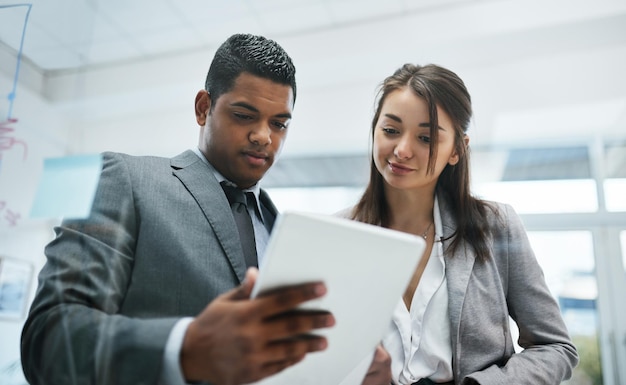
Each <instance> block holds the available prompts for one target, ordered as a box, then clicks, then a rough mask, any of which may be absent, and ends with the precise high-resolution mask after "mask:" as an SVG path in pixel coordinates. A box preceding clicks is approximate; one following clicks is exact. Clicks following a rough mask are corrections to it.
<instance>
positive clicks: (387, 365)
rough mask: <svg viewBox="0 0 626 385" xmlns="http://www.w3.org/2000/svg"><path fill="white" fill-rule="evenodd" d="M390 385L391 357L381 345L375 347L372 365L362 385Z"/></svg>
mask: <svg viewBox="0 0 626 385" xmlns="http://www.w3.org/2000/svg"><path fill="white" fill-rule="evenodd" d="M390 383H391V357H390V356H389V353H387V351H386V350H385V348H383V347H382V346H381V345H378V346H377V347H376V353H374V358H373V359H372V364H371V365H370V368H369V369H368V370H367V375H366V376H365V379H363V383H362V385H389V384H390Z"/></svg>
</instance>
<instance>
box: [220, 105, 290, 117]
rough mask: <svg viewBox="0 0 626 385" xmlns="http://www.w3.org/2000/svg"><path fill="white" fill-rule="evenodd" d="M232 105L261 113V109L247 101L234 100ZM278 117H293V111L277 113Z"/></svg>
mask: <svg viewBox="0 0 626 385" xmlns="http://www.w3.org/2000/svg"><path fill="white" fill-rule="evenodd" d="M230 105H231V106H232V107H241V108H245V109H246V110H249V111H251V112H255V113H257V114H258V113H259V109H258V108H256V107H254V106H253V105H251V104H248V103H246V102H234V103H231V104H230ZM276 117H277V118H284V119H291V113H289V112H285V113H282V114H277V115H276Z"/></svg>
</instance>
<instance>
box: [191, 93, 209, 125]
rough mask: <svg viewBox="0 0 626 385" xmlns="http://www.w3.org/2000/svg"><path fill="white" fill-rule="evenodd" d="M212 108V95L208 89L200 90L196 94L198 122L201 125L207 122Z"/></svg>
mask: <svg viewBox="0 0 626 385" xmlns="http://www.w3.org/2000/svg"><path fill="white" fill-rule="evenodd" d="M210 109H211V96H210V95H209V93H208V92H207V91H206V90H200V91H198V93H197V94H196V103H195V110H196V122H198V124H199V125H200V126H204V125H205V124H206V119H207V115H208V114H209V110H210Z"/></svg>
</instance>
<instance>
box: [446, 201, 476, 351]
mask: <svg viewBox="0 0 626 385" xmlns="http://www.w3.org/2000/svg"><path fill="white" fill-rule="evenodd" d="M438 200H439V207H440V209H439V210H440V212H441V221H442V224H443V226H442V227H443V237H444V241H443V250H444V259H445V261H446V280H447V284H448V312H449V316H450V339H451V340H452V347H453V355H454V356H455V357H458V355H457V354H458V351H456V350H457V349H458V344H457V342H458V338H459V330H460V324H461V312H462V309H463V303H464V302H465V293H466V292H467V285H468V283H469V279H470V276H471V274H472V269H473V266H474V262H475V260H476V255H475V254H474V250H473V249H472V248H471V247H470V246H469V245H466V244H465V243H462V244H461V245H460V247H459V248H457V251H456V253H455V254H454V255H451V254H450V253H448V252H446V250H447V248H448V247H449V246H450V243H451V242H452V240H453V239H454V238H450V237H452V235H453V234H454V232H455V231H456V221H455V220H454V218H453V217H452V211H451V209H450V207H449V206H448V203H447V201H446V199H445V197H444V196H442V195H441V194H440V195H439V199H438ZM448 238H450V239H448Z"/></svg>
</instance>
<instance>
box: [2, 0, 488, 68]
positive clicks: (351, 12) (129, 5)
mask: <svg viewBox="0 0 626 385" xmlns="http://www.w3.org/2000/svg"><path fill="white" fill-rule="evenodd" d="M479 2H480V1H476V0H421V1H411V0H384V1H368V0H365V1H363V0H229V1H223V0H182V1H178V0H149V1H146V0H106V1H105V0H54V1H52V0H33V1H31V2H30V3H31V4H32V9H31V13H30V17H29V22H28V25H27V29H26V32H27V33H26V36H25V39H24V47H23V53H24V57H25V58H27V59H28V60H30V61H32V63H34V64H35V65H36V66H37V67H39V68H41V69H42V70H59V69H79V68H85V67H93V66H102V65H111V64H116V63H128V62H131V61H136V60H145V59H158V58H159V57H163V56H171V55H176V54H180V53H184V52H186V51H189V50H197V49H207V48H213V47H215V46H216V45H219V44H220V43H221V42H222V41H223V40H224V36H227V35H230V34H231V33H235V32H240V31H247V32H252V33H258V34H262V35H268V36H275V37H281V36H294V35H305V34H311V33H312V32H316V31H324V30H333V29H337V28H340V27H342V26H347V25H353V24H358V23H367V22H369V21H374V20H378V19H381V18H390V17H398V16H402V15H405V14H407V13H414V12H427V11H432V10H436V9H442V8H446V7H453V6H455V5H456V6H458V5H460V4H464V3H479ZM7 5H9V4H7ZM0 6H1V5H0ZM26 11H27V7H24V6H21V7H7V8H5V9H2V10H1V11H0V18H1V19H0V20H1V21H2V22H1V23H0V25H1V27H0V40H2V41H3V42H4V43H5V44H7V45H9V46H10V47H11V48H13V49H14V50H18V49H19V46H20V41H21V39H20V38H21V34H20V33H16V31H17V32H21V31H22V27H23V23H24V20H25V16H26ZM381 32H382V31H381Z"/></svg>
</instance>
